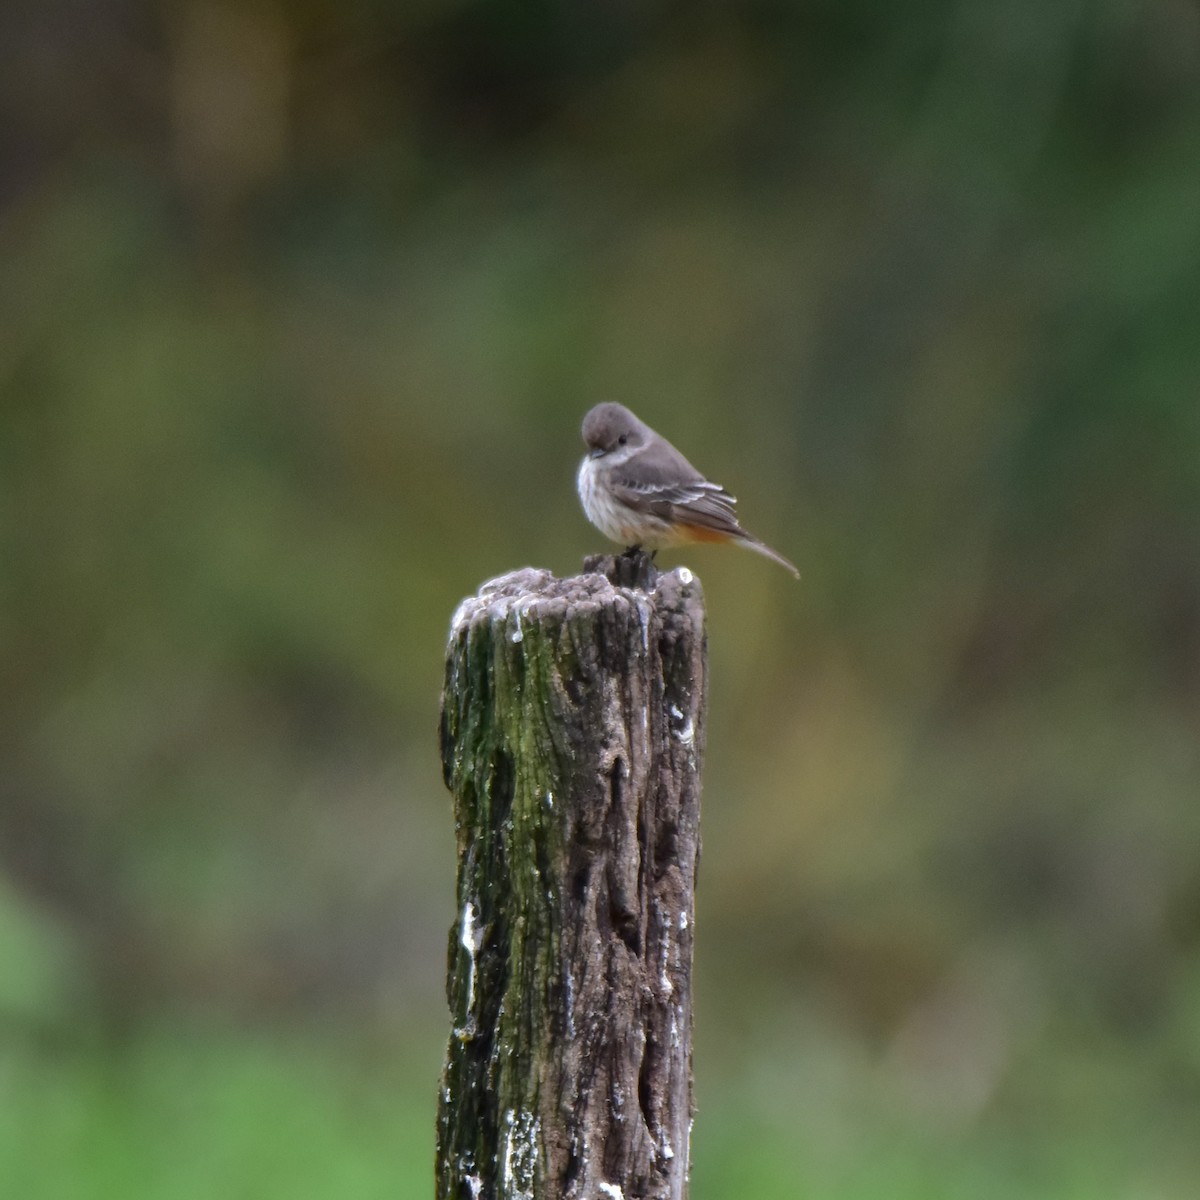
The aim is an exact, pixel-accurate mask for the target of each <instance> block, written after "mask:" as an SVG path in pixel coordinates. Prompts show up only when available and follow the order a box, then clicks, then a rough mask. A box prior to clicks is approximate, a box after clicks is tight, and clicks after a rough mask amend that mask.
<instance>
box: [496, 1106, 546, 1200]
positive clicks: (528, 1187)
mask: <svg viewBox="0 0 1200 1200" xmlns="http://www.w3.org/2000/svg"><path fill="white" fill-rule="evenodd" d="M504 1123H505V1126H506V1129H505V1133H504V1173H503V1175H502V1177H501V1179H500V1188H501V1195H502V1196H503V1197H504V1198H505V1200H533V1182H534V1175H535V1171H536V1167H537V1156H538V1136H539V1135H540V1133H541V1122H540V1121H539V1120H538V1118H537V1117H536V1116H534V1114H533V1113H531V1112H519V1113H518V1112H514V1111H513V1110H512V1109H511V1108H510V1109H509V1110H508V1111H507V1112H506V1113H505V1114H504Z"/></svg>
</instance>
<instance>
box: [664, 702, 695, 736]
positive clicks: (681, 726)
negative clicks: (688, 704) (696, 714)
mask: <svg viewBox="0 0 1200 1200" xmlns="http://www.w3.org/2000/svg"><path fill="white" fill-rule="evenodd" d="M670 711H671V716H672V717H674V719H675V720H676V721H677V722H678V726H677V727H675V728H672V730H671V732H672V733H673V734H674V735H675V737H676V738H677V739H678V740H679V741H681V742H682V743H683V744H684V745H685V746H690V745H691V744H692V743H693V742H694V741H695V740H696V727H695V726H694V725H693V724H692V718H691V717H689V716H688V715H687V714H686V713H685V712H684V711H683V709H682V708H680V707H679V705H677V704H672V705H671V710H670Z"/></svg>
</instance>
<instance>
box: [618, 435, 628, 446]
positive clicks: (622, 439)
mask: <svg viewBox="0 0 1200 1200" xmlns="http://www.w3.org/2000/svg"><path fill="white" fill-rule="evenodd" d="M627 441H629V438H627V437H626V436H625V434H621V436H620V437H619V438H617V445H618V446H623V445H625V443H626V442H627Z"/></svg>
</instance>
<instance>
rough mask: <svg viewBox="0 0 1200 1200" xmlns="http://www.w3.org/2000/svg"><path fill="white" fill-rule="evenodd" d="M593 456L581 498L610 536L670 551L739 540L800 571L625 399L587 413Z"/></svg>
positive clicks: (587, 461)
mask: <svg viewBox="0 0 1200 1200" xmlns="http://www.w3.org/2000/svg"><path fill="white" fill-rule="evenodd" d="M583 440H584V443H585V444H586V446H587V448H588V452H587V456H586V457H585V458H584V460H583V462H582V463H581V464H580V466H579V499H580V500H581V501H582V503H583V511H584V512H585V513H587V518H588V520H589V521H591V523H592V524H593V525H595V526H596V528H597V529H599V530H600V532H601V533H602V534H604V536H605V537H607V538H611V539H612V540H613V541H614V542H620V543H622V544H623V545H625V546H628V547H629V548H630V549H635V548H637V547H644V548H645V549H647V550H651V551H654V550H665V549H667V548H668V547H671V546H684V545H688V544H689V543H692V542H736V543H737V544H738V545H741V546H746V547H748V548H749V549H751V550H757V551H758V553H759V554H765V555H766V556H767V558H773V559H774V560H775V561H776V562H777V563H779V564H780V566H784V567H787V569H788V570H789V571H791V573H792V574H793V575H795V576H796V578H797V579H799V578H800V572H799V571H797V570H796V568H795V567H794V566H793V565H792V564H791V563H790V562H788V560H787V559H786V558H784V557H783V555H782V554H779V553H778V552H777V551H775V550H772V549H771V547H770V546H768V545H767V544H766V543H765V542H760V541H759V540H758V538H756V537H753V536H752V535H751V534H749V533H747V532H746V531H745V530H744V529H743V528H742V527H741V525H739V524H738V519H737V513H736V511H735V508H734V506H735V505H736V504H737V500H736V499H735V498H734V497H733V496H731V495H730V494H729V493H728V492H727V491H726V490H725V489H724V488H723V487H721V486H720V485H719V484H716V483H709V481H708V480H707V479H705V478H704V476H703V475H701V474H700V472H699V471H697V470H696V468H695V467H693V466H692V464H691V463H690V462H688V460H687V459H686V458H684V457H683V455H682V454H680V453H679V451H678V450H676V449H675V447H674V446H672V445H671V443H670V442H668V441H667V439H666V438H664V437H661V436H660V435H659V434H657V433H655V432H654V430H653V429H651V428H650V426H649V425H646V424H644V423H643V422H642V421H639V420H638V418H637V417H635V416H634V415H633V413H631V412H630V411H629V409H627V408H626V407H625V406H624V405H623V404H612V403H609V404H597V405H596V407H595V408H593V409H592V410H591V411H590V412H589V413H588V414H587V416H586V417H584V418H583Z"/></svg>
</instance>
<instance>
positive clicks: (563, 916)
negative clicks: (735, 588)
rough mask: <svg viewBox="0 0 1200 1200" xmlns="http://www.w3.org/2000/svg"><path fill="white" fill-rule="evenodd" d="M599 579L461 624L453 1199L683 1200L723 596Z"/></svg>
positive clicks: (515, 578)
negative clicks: (714, 663)
mask: <svg viewBox="0 0 1200 1200" xmlns="http://www.w3.org/2000/svg"><path fill="white" fill-rule="evenodd" d="M585 571H586V572H587V573H585V574H583V575H580V576H577V577H575V578H573V579H557V578H555V577H554V576H553V575H551V574H550V573H549V572H548V571H535V570H532V569H526V570H522V571H516V572H514V573H513V574H511V575H505V576H503V577H501V578H499V579H495V580H492V581H491V582H490V583H488V584H485V585H484V586H483V588H482V589H481V590H480V592H479V594H478V595H477V596H475V597H472V598H470V599H468V600H465V601H464V602H463V603H462V605H460V607H459V609H458V612H457V613H456V614H455V617H454V621H453V624H452V626H451V630H450V642H449V646H448V649H447V656H446V684H445V692H444V694H443V697H442V725H441V736H442V762H443V766H444V771H445V779H446V785H447V786H448V787H449V788H450V790H451V792H452V793H453V795H454V820H455V829H456V833H457V840H458V918H457V920H456V922H455V924H454V926H453V928H452V929H451V933H450V947H449V951H450V952H449V977H448V982H447V997H448V1000H449V1003H450V1010H451V1013H452V1015H453V1022H454V1028H453V1032H452V1034H451V1036H450V1041H449V1046H448V1048H447V1052H446V1066H445V1070H444V1073H443V1077H442V1090H441V1097H440V1102H439V1106H438V1130H437V1197H438V1200H659V1198H661V1200H667V1198H670V1200H683V1198H685V1197H686V1195H687V1177H688V1139H689V1134H690V1131H691V1118H692V1074H691V1046H692V982H691V968H692V930H693V912H694V909H693V889H694V885H695V878H696V862H697V859H698V856H699V851H700V826H699V816H700V762H701V756H702V753H703V746H704V712H705V667H706V650H705V633H704V599H703V595H702V593H701V590H700V585H699V583H698V582H697V581H696V580H695V579H694V578H693V577H692V575H691V573H690V572H689V571H687V570H685V569H682V568H681V569H678V570H676V571H673V572H670V573H669V574H663V575H659V574H658V572H657V571H656V570H655V569H654V567H653V565H652V564H651V563H650V561H649V560H648V559H646V558H645V557H644V556H643V557H639V558H634V559H632V560H631V559H630V558H628V557H624V556H622V557H621V558H615V559H614V558H612V557H602V558H595V559H589V560H588V561H587V563H586V564H585ZM614 579H615V580H617V581H619V582H618V583H614V582H613V580H614ZM622 585H631V586H622Z"/></svg>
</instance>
